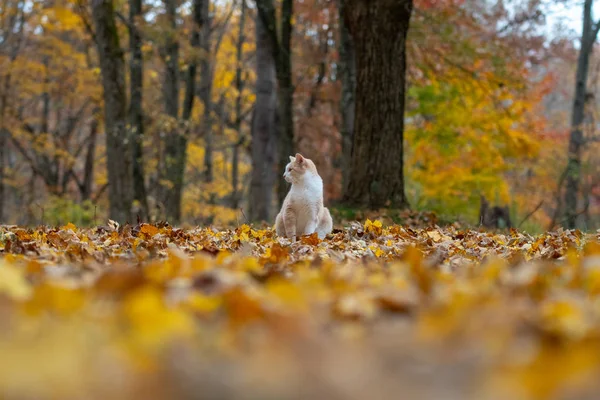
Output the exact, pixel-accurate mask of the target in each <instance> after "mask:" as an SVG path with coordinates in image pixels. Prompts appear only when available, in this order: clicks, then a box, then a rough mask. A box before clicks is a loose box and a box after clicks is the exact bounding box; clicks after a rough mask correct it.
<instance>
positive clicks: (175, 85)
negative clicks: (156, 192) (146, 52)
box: [162, 0, 187, 224]
mask: <svg viewBox="0 0 600 400" xmlns="http://www.w3.org/2000/svg"><path fill="white" fill-rule="evenodd" d="M164 3H165V9H166V18H167V23H168V24H169V31H168V32H167V33H166V38H165V45H164V48H163V49H162V53H163V54H162V56H163V59H164V60H165V67H166V68H165V78H164V84H163V96H164V101H165V112H166V114H167V115H168V116H170V117H171V122H170V124H169V127H168V128H167V129H168V132H167V138H166V141H165V170H166V171H165V172H166V174H165V178H166V179H167V181H169V182H170V183H171V185H170V187H166V188H163V190H162V191H163V203H164V206H165V212H166V217H167V220H168V221H169V222H171V223H172V224H178V223H179V222H180V221H181V196H182V192H183V175H184V170H185V151H186V148H185V147H186V144H187V141H186V137H185V134H184V132H182V131H181V130H180V129H179V124H178V121H179V44H178V42H177V4H176V1H175V0H164Z"/></svg>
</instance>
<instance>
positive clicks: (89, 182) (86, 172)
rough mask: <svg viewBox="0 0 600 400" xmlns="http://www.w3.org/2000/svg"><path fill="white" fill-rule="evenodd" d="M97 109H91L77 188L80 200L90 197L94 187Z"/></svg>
mask: <svg viewBox="0 0 600 400" xmlns="http://www.w3.org/2000/svg"><path fill="white" fill-rule="evenodd" d="M99 112H100V111H99V110H98V109H94V111H92V115H93V117H92V118H93V119H92V122H91V124H90V137H89V143H88V148H87V152H86V154H85V164H84V167H83V182H82V185H81V187H80V188H79V190H80V193H81V201H85V200H89V199H91V197H92V189H93V187H94V163H95V158H96V138H97V136H98V113H99Z"/></svg>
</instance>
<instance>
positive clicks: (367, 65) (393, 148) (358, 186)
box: [344, 0, 412, 208]
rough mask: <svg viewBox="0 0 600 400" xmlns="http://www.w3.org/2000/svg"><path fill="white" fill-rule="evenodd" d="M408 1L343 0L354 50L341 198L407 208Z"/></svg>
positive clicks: (361, 202)
mask: <svg viewBox="0 0 600 400" xmlns="http://www.w3.org/2000/svg"><path fill="white" fill-rule="evenodd" d="M411 13H412V0H347V2H346V7H344V16H345V20H346V23H347V24H348V28H349V30H350V33H351V35H352V39H353V42H354V46H355V50H356V68H357V79H356V116H355V122H354V140H353V147H352V159H351V163H350V180H349V184H348V190H347V191H346V194H345V201H346V202H347V203H349V204H352V205H357V206H366V207H371V208H380V207H384V206H392V207H406V206H407V201H406V196H405V194H404V174H403V136H404V101H405V99H404V97H405V80H406V79H405V78H406V34H407V32H408V27H409V21H410V16H411Z"/></svg>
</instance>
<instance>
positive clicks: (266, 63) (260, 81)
mask: <svg viewBox="0 0 600 400" xmlns="http://www.w3.org/2000/svg"><path fill="white" fill-rule="evenodd" d="M255 25H256V102H255V106H254V114H253V117H252V132H251V133H252V177H251V182H250V209H249V213H248V214H249V215H248V217H249V218H250V220H252V221H270V220H271V208H272V201H273V188H274V185H275V171H274V166H275V159H276V150H277V149H276V138H275V114H276V112H277V97H276V75H275V63H274V59H273V41H272V40H271V37H270V35H269V32H268V30H267V28H266V27H265V25H264V23H263V20H262V18H260V17H259V16H257V18H256V22H255Z"/></svg>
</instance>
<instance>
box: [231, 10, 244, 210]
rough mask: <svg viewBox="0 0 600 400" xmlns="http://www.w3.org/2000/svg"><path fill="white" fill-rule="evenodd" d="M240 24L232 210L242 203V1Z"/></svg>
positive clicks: (232, 173)
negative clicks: (240, 166) (240, 167)
mask: <svg viewBox="0 0 600 400" xmlns="http://www.w3.org/2000/svg"><path fill="white" fill-rule="evenodd" d="M240 3H241V5H240V22H239V31H238V39H237V43H236V49H235V59H236V67H235V89H236V91H237V97H236V99H235V121H234V129H235V131H236V132H237V139H238V140H237V142H236V143H235V144H234V145H233V148H232V151H233V155H232V161H231V187H232V191H231V208H234V209H237V208H238V207H239V203H240V195H239V164H240V146H241V145H242V143H243V135H242V92H243V90H244V82H243V80H242V58H243V55H244V53H243V47H244V42H245V40H246V38H245V35H244V30H245V27H246V0H240Z"/></svg>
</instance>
